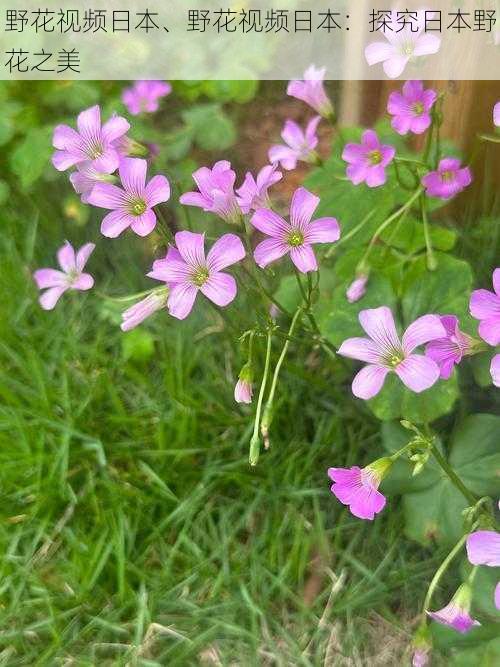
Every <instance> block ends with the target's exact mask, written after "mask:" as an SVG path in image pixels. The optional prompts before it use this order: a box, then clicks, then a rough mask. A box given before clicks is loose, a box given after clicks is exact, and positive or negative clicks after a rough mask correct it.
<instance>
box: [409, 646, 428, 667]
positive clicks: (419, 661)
mask: <svg viewBox="0 0 500 667" xmlns="http://www.w3.org/2000/svg"><path fill="white" fill-rule="evenodd" d="M411 664H412V667H426V665H428V664H429V650H428V649H421V648H417V649H415V651H414V652H413V655H412V658H411Z"/></svg>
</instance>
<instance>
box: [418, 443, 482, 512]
mask: <svg viewBox="0 0 500 667" xmlns="http://www.w3.org/2000/svg"><path fill="white" fill-rule="evenodd" d="M429 444H430V448H431V452H432V454H433V456H434V458H435V459H436V461H437V462H438V464H439V465H440V466H441V468H442V469H443V470H444V472H445V473H446V474H447V475H448V477H449V478H450V481H451V482H452V484H454V486H456V488H457V489H458V490H459V491H460V493H461V494H462V495H463V496H464V498H465V499H466V500H467V502H469V503H470V504H471V505H475V504H476V502H477V501H478V498H477V497H476V496H475V495H474V494H473V493H472V491H470V490H469V489H468V488H467V487H466V486H465V484H464V483H463V482H462V480H461V479H460V477H459V476H458V475H457V473H456V472H455V471H454V470H453V468H452V467H451V466H450V464H449V463H448V461H447V460H446V459H445V457H444V456H443V455H442V454H441V452H440V451H439V449H438V448H437V447H436V445H435V444H434V443H433V442H432V441H431V442H430V443H429Z"/></svg>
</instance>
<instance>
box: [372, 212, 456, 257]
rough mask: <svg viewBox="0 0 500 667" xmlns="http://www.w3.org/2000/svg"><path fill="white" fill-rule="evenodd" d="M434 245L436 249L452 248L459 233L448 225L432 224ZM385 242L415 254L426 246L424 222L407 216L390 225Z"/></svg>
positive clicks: (431, 234) (431, 230)
mask: <svg viewBox="0 0 500 667" xmlns="http://www.w3.org/2000/svg"><path fill="white" fill-rule="evenodd" d="M429 233H430V238H431V243H432V247H433V248H434V249H435V250H443V251H447V250H451V249H452V248H453V246H454V245H455V243H456V240H457V233H456V232H455V231H453V230H451V229H447V228H446V227H441V226H439V225H432V226H431V227H430V230H429ZM380 238H381V239H382V240H383V241H384V242H385V243H388V244H390V245H391V246H392V247H394V248H399V249H400V250H403V251H404V252H406V253H408V254H410V255H411V254H415V253H417V252H419V251H421V250H423V249H424V248H425V235H424V226H423V224H422V223H421V222H420V221H418V220H415V219H414V218H410V217H407V218H406V219H405V220H404V221H403V222H402V223H401V224H399V225H398V223H397V222H396V223H395V225H393V226H392V227H389V228H388V229H387V230H385V231H384V232H383V233H382V235H381V237H380Z"/></svg>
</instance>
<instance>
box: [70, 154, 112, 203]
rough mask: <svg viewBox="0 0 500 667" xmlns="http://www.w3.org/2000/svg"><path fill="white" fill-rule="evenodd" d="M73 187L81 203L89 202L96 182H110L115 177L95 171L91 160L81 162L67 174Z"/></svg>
mask: <svg viewBox="0 0 500 667" xmlns="http://www.w3.org/2000/svg"><path fill="white" fill-rule="evenodd" d="M69 180H70V182H71V185H72V186H73V189H74V190H75V192H76V193H77V194H79V195H80V198H81V200H82V203H83V204H88V203H89V196H90V193H91V192H92V190H93V189H94V186H95V185H96V183H112V182H113V181H115V180H116V179H115V177H114V176H112V175H111V174H105V173H103V172H101V171H97V169H96V168H95V167H93V166H92V162H81V163H80V164H77V165H76V171H74V172H73V173H72V174H70V176H69Z"/></svg>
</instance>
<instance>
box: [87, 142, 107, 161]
mask: <svg viewBox="0 0 500 667" xmlns="http://www.w3.org/2000/svg"><path fill="white" fill-rule="evenodd" d="M103 153H104V146H103V145H102V144H101V142H100V141H92V142H90V143H89V144H88V147H87V155H88V156H89V158H90V159H91V160H97V158H99V157H101V155H102V154H103Z"/></svg>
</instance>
